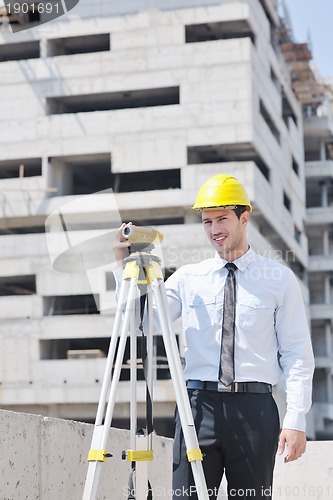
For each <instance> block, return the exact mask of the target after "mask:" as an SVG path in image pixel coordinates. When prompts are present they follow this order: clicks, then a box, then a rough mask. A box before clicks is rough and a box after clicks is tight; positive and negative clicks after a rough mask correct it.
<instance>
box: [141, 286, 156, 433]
mask: <svg viewBox="0 0 333 500" xmlns="http://www.w3.org/2000/svg"><path fill="white" fill-rule="evenodd" d="M139 288H140V287H139ZM144 288H145V287H144ZM146 296H147V295H146V293H145V291H143V290H142V289H141V288H140V325H139V330H140V331H141V358H142V366H143V374H144V377H145V381H146V426H147V434H148V436H149V434H151V433H152V432H153V430H154V426H153V402H152V397H151V394H150V391H149V385H148V351H147V337H146V336H145V334H144V330H143V316H144V310H145V305H146Z"/></svg>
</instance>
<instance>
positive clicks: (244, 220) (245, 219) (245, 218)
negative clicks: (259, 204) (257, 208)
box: [240, 211, 250, 226]
mask: <svg viewBox="0 0 333 500" xmlns="http://www.w3.org/2000/svg"><path fill="white" fill-rule="evenodd" d="M249 220H250V213H249V212H248V211H246V212H243V213H242V214H241V216H240V221H241V224H242V225H243V226H246V224H247V223H248V222H249Z"/></svg>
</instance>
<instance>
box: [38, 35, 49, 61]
mask: <svg viewBox="0 0 333 500" xmlns="http://www.w3.org/2000/svg"><path fill="white" fill-rule="evenodd" d="M39 50H40V57H41V58H43V59H45V57H47V38H46V37H41V39H40V40H39Z"/></svg>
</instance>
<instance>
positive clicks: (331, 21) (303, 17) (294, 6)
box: [284, 0, 333, 83]
mask: <svg viewBox="0 0 333 500" xmlns="http://www.w3.org/2000/svg"><path fill="white" fill-rule="evenodd" d="M284 2H285V4H286V6H287V9H288V11H289V16H290V20H291V24H292V28H293V33H294V38H295V42H298V43H303V42H307V41H308V39H309V38H310V45H311V47H312V56H313V61H312V65H313V67H314V68H317V70H318V73H319V75H320V76H321V77H322V78H323V79H324V80H328V81H330V82H332V83H333V0H284Z"/></svg>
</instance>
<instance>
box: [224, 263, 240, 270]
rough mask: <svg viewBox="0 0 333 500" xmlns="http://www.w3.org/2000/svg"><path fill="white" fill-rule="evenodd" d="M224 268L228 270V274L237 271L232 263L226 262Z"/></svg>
mask: <svg viewBox="0 0 333 500" xmlns="http://www.w3.org/2000/svg"><path fill="white" fill-rule="evenodd" d="M224 267H226V268H227V269H228V271H229V273H230V271H236V269H238V268H237V266H236V264H234V263H233V262H227V263H226V265H225V266H224Z"/></svg>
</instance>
